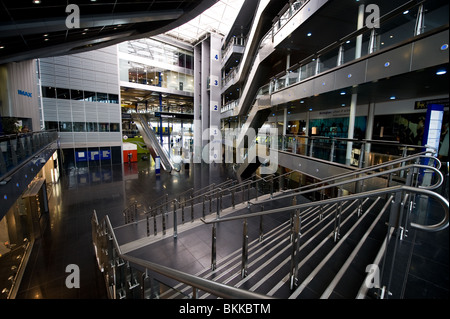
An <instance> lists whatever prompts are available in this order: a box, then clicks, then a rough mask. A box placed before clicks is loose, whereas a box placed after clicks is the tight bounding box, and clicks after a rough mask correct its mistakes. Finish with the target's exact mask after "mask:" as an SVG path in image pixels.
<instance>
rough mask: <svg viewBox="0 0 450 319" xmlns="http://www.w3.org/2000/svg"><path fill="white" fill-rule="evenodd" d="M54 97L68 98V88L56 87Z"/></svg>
mask: <svg viewBox="0 0 450 319" xmlns="http://www.w3.org/2000/svg"><path fill="white" fill-rule="evenodd" d="M56 97H57V98H58V99H65V100H70V90H69V89H61V88H57V89H56Z"/></svg>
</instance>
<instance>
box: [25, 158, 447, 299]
mask: <svg viewBox="0 0 450 319" xmlns="http://www.w3.org/2000/svg"><path fill="white" fill-rule="evenodd" d="M233 175H234V174H233V171H232V169H230V168H229V167H227V166H222V165H217V166H208V165H205V164H196V165H194V166H191V167H190V168H189V169H183V170H182V171H181V172H180V173H172V174H167V173H164V172H163V173H162V174H161V175H160V176H155V174H154V168H152V167H150V166H149V163H148V162H145V161H141V162H139V163H137V164H132V165H131V166H128V165H124V166H122V165H117V166H109V167H90V168H79V169H73V170H70V171H67V172H65V174H62V176H61V178H60V181H59V182H58V183H57V184H55V185H53V189H52V191H51V192H50V193H49V196H50V214H49V215H48V218H47V227H46V230H45V232H44V233H43V236H42V237H41V238H39V239H37V240H36V242H35V245H34V247H33V250H32V253H31V256H30V258H29V261H28V264H27V267H26V270H25V273H24V276H23V278H22V281H21V286H20V289H19V292H18V294H17V299H106V298H107V295H106V289H105V283H104V280H103V277H102V275H101V273H100V272H99V271H98V268H97V263H96V260H95V258H94V250H93V246H92V237H91V217H92V213H93V211H94V210H95V211H96V212H97V214H98V217H99V219H101V218H103V216H105V215H108V216H109V217H110V219H111V222H112V224H113V226H114V227H116V226H117V225H123V215H122V211H123V209H124V208H125V207H127V206H128V205H129V204H131V203H133V202H134V201H137V202H139V203H142V204H143V205H149V204H150V203H151V202H152V201H154V200H155V199H158V198H160V197H162V196H165V195H166V194H169V195H170V196H172V195H173V194H178V193H181V192H183V191H185V190H188V189H190V188H192V187H195V188H196V189H199V188H202V187H205V186H207V185H209V184H212V183H220V182H222V181H224V180H226V179H227V178H229V177H233ZM417 206H418V207H417V209H419V210H426V211H427V214H426V215H425V217H426V219H427V220H425V221H422V222H432V221H433V218H435V215H437V216H438V217H437V218H440V217H439V214H440V213H439V210H436V209H435V207H434V206H433V204H432V203H429V202H428V201H419V202H418V205H417ZM421 216H423V214H421ZM266 222H267V221H266ZM270 222H271V223H272V225H273V226H274V227H275V226H276V225H278V224H279V223H281V222H282V221H281V220H280V221H278V220H277V219H276V218H274V219H273V220H272V221H270ZM230 227H231V228H232V226H230ZM223 228H224V227H223ZM241 229H242V228H241V227H239V230H235V229H228V230H227V231H230V230H231V231H232V232H233V231H235V232H236V231H237V233H239V232H241ZM224 230H225V229H224ZM190 234H192V233H190ZM448 235H449V229H448V228H447V229H446V230H444V231H442V232H439V233H424V232H415V231H411V232H410V233H409V236H408V237H407V239H406V240H404V241H402V242H401V244H399V247H398V249H399V256H400V258H399V259H397V260H396V264H395V267H396V268H398V273H399V274H400V275H396V276H394V278H393V279H392V286H391V287H392V290H395V292H396V295H397V296H401V297H403V298H430V299H448V297H449V276H448V275H449V258H448V256H449V238H448ZM188 236H191V238H190V239H189V245H187V244H186V241H185V240H187V237H188ZM192 236H193V235H189V233H186V236H185V237H180V238H179V239H178V240H177V241H174V240H173V239H167V240H166V241H162V242H160V243H159V244H158V245H152V246H148V247H144V248H145V249H144V248H141V249H135V250H134V251H133V252H131V254H132V255H134V256H137V257H146V256H152V258H153V259H154V261H157V262H158V261H160V262H163V261H164V263H166V264H167V265H168V266H171V267H175V268H179V269H180V270H185V271H188V272H189V273H197V272H199V271H201V270H202V269H204V268H208V267H209V266H210V262H211V260H210V257H209V251H210V248H209V246H208V242H209V236H210V233H209V232H207V233H196V234H195V236H193V237H192ZM203 236H205V237H204V238H203ZM252 236H256V234H252ZM183 238H185V239H183ZM221 238H222V239H221V243H220V245H218V246H220V247H221V248H220V250H219V251H218V258H219V259H220V258H225V256H226V255H227V254H228V253H230V252H231V251H232V250H233V249H236V247H239V245H240V242H241V237H240V236H239V235H236V236H231V237H230V236H228V237H226V238H223V237H221ZM170 251H173V252H174V253H176V254H175V256H176V257H175V258H169V257H170V256H169V255H168V253H169V252H170ZM172 256H173V254H172ZM71 264H75V265H77V266H78V267H79V269H80V288H78V289H77V288H72V289H69V288H67V287H66V279H67V278H68V276H69V273H68V272H66V267H67V266H68V265H71Z"/></svg>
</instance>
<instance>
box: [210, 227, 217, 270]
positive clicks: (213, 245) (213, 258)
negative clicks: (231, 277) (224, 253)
mask: <svg viewBox="0 0 450 319" xmlns="http://www.w3.org/2000/svg"><path fill="white" fill-rule="evenodd" d="M216 240H217V231H216V223H213V227H212V243H211V270H215V269H216V266H217V265H216Z"/></svg>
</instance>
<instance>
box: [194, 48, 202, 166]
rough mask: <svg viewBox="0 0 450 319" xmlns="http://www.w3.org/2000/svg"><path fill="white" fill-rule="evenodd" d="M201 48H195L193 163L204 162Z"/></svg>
mask: <svg viewBox="0 0 450 319" xmlns="http://www.w3.org/2000/svg"><path fill="white" fill-rule="evenodd" d="M201 54H202V50H201V46H200V45H197V46H195V47H194V125H193V126H194V127H193V130H194V149H193V152H194V153H193V154H192V155H193V156H192V159H193V162H194V163H201V162H202V120H201V117H202V113H201V112H202V110H201V102H202V100H201V99H202V78H201V76H202V72H201V70H202V61H201Z"/></svg>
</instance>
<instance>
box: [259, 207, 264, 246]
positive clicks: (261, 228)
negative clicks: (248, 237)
mask: <svg viewBox="0 0 450 319" xmlns="http://www.w3.org/2000/svg"><path fill="white" fill-rule="evenodd" d="M263 211H264V206H261V212H263ZM263 239H264V229H263V215H261V216H259V241H260V242H262V241H263Z"/></svg>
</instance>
